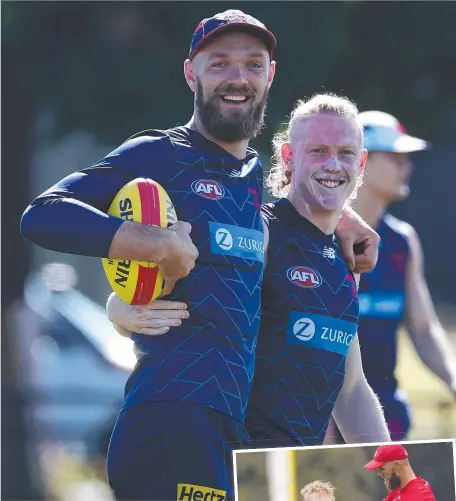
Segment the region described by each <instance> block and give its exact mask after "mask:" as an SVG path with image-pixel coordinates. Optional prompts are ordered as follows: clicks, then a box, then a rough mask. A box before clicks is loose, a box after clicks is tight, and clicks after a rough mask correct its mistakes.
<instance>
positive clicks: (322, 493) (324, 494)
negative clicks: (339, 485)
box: [300, 480, 336, 501]
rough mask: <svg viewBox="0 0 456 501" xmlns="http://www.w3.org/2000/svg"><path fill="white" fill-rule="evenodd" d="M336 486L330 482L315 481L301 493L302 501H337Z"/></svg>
mask: <svg viewBox="0 0 456 501" xmlns="http://www.w3.org/2000/svg"><path fill="white" fill-rule="evenodd" d="M334 490H335V488H334V486H333V485H332V484H331V483H330V482H322V481H321V480H315V482H311V483H310V484H307V485H305V486H304V487H303V488H302V489H301V491H300V493H301V498H302V501H336V496H335V495H334Z"/></svg>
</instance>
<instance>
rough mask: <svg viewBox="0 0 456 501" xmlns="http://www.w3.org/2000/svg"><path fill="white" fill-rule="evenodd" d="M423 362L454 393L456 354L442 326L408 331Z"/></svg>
mask: <svg viewBox="0 0 456 501" xmlns="http://www.w3.org/2000/svg"><path fill="white" fill-rule="evenodd" d="M410 338H411V340H412V342H413V345H414V346H415V349H416V352H417V353H418V355H419V357H420V358H421V360H422V361H423V363H424V364H425V365H426V366H427V367H428V368H429V369H430V370H431V371H432V372H433V373H434V374H435V375H436V376H437V377H439V378H440V379H441V380H442V381H443V382H445V383H446V384H447V385H448V387H449V388H450V390H451V391H452V392H453V393H454V395H456V355H455V353H454V350H453V347H452V345H451V343H450V340H449V339H448V337H447V336H446V333H445V331H444V330H443V328H442V327H441V326H440V325H438V326H433V327H431V330H430V331H429V332H427V333H410Z"/></svg>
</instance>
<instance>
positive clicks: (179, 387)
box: [23, 127, 264, 420]
mask: <svg viewBox="0 0 456 501" xmlns="http://www.w3.org/2000/svg"><path fill="white" fill-rule="evenodd" d="M137 177H148V178H151V179H153V180H155V181H157V182H158V183H160V184H161V185H162V186H163V188H164V189H165V190H166V191H167V193H168V194H169V196H170V198H171V200H172V201H173V203H174V206H175V209H176V212H177V215H178V218H179V219H180V220H183V221H188V222H189V223H191V225H192V231H191V238H192V240H193V243H194V244H195V246H196V247H197V248H198V251H199V258H198V260H197V262H196V266H195V268H194V269H193V270H192V272H191V273H190V275H189V276H188V277H187V278H185V279H183V280H180V281H178V282H177V284H176V287H175V289H174V290H173V293H172V294H171V295H170V296H168V297H167V299H171V300H176V301H183V302H185V303H187V304H188V307H189V311H190V318H189V319H188V320H187V321H185V322H184V323H183V325H182V326H179V327H173V328H171V329H170V331H169V332H168V333H167V334H166V336H155V337H150V336H144V335H140V334H137V333H134V334H133V336H132V339H133V340H134V343H135V351H136V353H137V354H138V355H139V360H138V363H137V365H136V367H135V370H134V372H133V374H132V375H131V377H130V379H129V381H128V382H127V385H126V396H125V403H124V409H126V408H131V407H133V406H137V405H138V404H141V403H143V402H146V401H157V400H160V401H171V400H173V401H183V402H192V403H196V404H202V405H204V406H207V407H209V408H213V409H216V410H218V411H220V412H223V413H225V414H227V415H229V416H233V417H235V418H237V419H240V420H243V419H244V412H245V408H246V405H247V399H248V395H249V393H250V388H251V382H252V378H253V367H254V356H255V347H256V343H257V335H258V328H259V318H260V300H261V283H262V277H263V257H264V256H263V254H264V249H263V220H262V217H261V212H260V204H261V193H262V183H263V174H262V167H261V164H260V160H259V158H258V155H257V153H256V152H255V151H253V150H250V149H249V150H248V153H247V156H246V158H245V159H244V160H239V159H237V158H235V157H234V156H232V155H231V154H230V153H228V152H227V151H226V150H224V149H223V148H221V147H219V146H218V145H217V144H215V143H213V142H211V141H209V140H207V139H205V138H204V137H203V136H202V135H201V134H199V133H198V132H196V131H193V130H191V129H188V128H186V127H177V128H175V129H170V130H165V131H156V130H150V131H144V132H141V133H139V134H136V135H135V136H133V137H132V138H130V139H129V140H127V141H126V142H125V143H124V144H122V145H121V146H120V147H119V148H117V149H116V150H114V151H113V152H111V153H110V154H109V155H107V156H106V157H105V158H104V159H102V160H101V161H99V162H98V163H97V164H95V165H94V166H92V167H91V168H89V169H85V170H83V171H81V172H79V173H76V174H73V175H72V176H69V177H68V178H66V179H65V180H63V181H62V182H61V183H60V184H58V185H56V186H55V187H53V188H51V189H50V190H48V191H47V192H46V193H45V194H43V195H42V196H41V197H39V198H38V199H36V200H35V201H34V202H33V203H32V204H31V206H30V207H29V209H28V210H27V212H26V213H25V214H24V216H23V227H24V228H25V229H26V231H25V233H26V236H28V237H30V236H33V237H34V238H30V239H32V240H34V241H35V243H38V244H40V245H43V246H44V247H47V248H53V249H54V250H60V251H61V252H72V253H77V254H85V255H92V256H93V255H95V256H97V255H98V256H103V255H104V256H106V253H107V252H108V251H109V245H110V242H111V240H112V236H113V234H114V233H115V231H117V228H118V226H119V221H116V218H113V217H111V216H106V212H107V211H108V209H109V206H110V203H111V201H112V199H113V198H114V196H115V195H116V194H117V192H118V190H119V189H120V188H121V187H122V186H123V185H124V184H126V183H127V182H129V181H131V180H132V179H135V178H137ZM49 202H52V203H49ZM62 202H65V203H62ZM84 203H86V204H89V205H90V206H91V207H92V208H94V209H93V210H92V209H90V210H87V208H85V210H81V204H84ZM52 205H54V207H52ZM59 205H60V210H58V209H59V207H58V206H59ZM56 208H57V209H56ZM91 210H92V212H90V211H91ZM94 211H95V212H99V214H96V213H95V212H94ZM100 211H101V212H100ZM62 212H63V213H64V214H65V217H64V218H63V217H62ZM24 218H25V219H24ZM121 223H122V221H120V224H121ZM56 227H58V230H56ZM69 228H71V229H69ZM103 232H104V233H103ZM69 239H70V240H71V241H69ZM103 252H104V253H105V254H103Z"/></svg>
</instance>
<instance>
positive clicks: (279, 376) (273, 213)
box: [246, 199, 358, 445]
mask: <svg viewBox="0 0 456 501" xmlns="http://www.w3.org/2000/svg"><path fill="white" fill-rule="evenodd" d="M263 214H264V216H265V218H266V221H268V227H269V232H270V240H269V247H268V254H267V267H266V271H265V276H264V281H263V292H262V308H261V323H260V333H259V338H258V347H257V359H256V366H255V376H254V385H253V388H252V393H251V396H250V401H249V405H248V409H247V418H246V427H247V430H248V432H249V434H250V436H251V438H252V440H262V439H272V440H273V439H284V438H286V437H288V438H290V439H292V443H294V444H297V445H316V444H320V443H322V442H323V439H324V435H325V431H326V428H327V424H328V420H329V418H330V415H331V412H332V409H333V407H334V403H335V401H336V398H337V395H338V393H339V391H340V389H341V387H342V384H343V382H344V376H345V359H346V355H347V353H348V350H349V347H350V343H351V341H352V340H353V338H354V336H356V331H357V322H358V299H357V291H356V283H355V279H354V276H353V274H352V273H351V272H350V270H349V269H348V268H347V265H346V263H345V261H344V260H343V258H342V257H341V255H340V250H339V244H338V241H337V238H336V237H335V235H326V234H324V233H323V232H321V231H320V230H319V229H318V228H317V227H316V226H314V225H313V224H312V223H310V222H309V221H308V220H307V219H305V218H303V217H302V216H300V215H299V213H298V212H297V211H296V210H295V209H294V207H293V206H292V204H291V203H290V202H289V201H288V200H286V199H282V200H279V201H277V202H275V203H273V204H266V205H265V206H263Z"/></svg>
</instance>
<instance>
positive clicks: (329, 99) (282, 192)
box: [266, 93, 364, 199]
mask: <svg viewBox="0 0 456 501" xmlns="http://www.w3.org/2000/svg"><path fill="white" fill-rule="evenodd" d="M319 114H325V115H337V116H341V117H347V118H349V119H352V120H353V121H354V122H355V124H356V125H357V127H358V129H359V133H360V144H359V145H360V149H361V148H362V145H363V135H364V134H363V126H362V123H361V121H360V119H359V117H358V114H359V112H358V108H357V107H356V105H355V104H354V103H352V101H350V100H349V99H348V98H346V97H341V96H336V95H335V94H330V93H325V94H316V95H315V96H313V97H312V98H310V99H308V100H307V101H304V100H299V101H298V102H297V103H296V105H295V107H294V108H293V111H292V112H291V115H290V121H289V122H288V124H287V128H286V130H285V131H283V132H278V133H277V134H275V135H274V137H273V139H272V151H273V155H272V158H271V166H272V167H271V170H270V172H269V174H268V176H267V178H266V186H267V187H268V188H269V192H270V193H271V195H272V196H273V197H277V198H280V197H284V196H286V195H287V193H288V185H289V184H290V182H291V173H290V172H289V171H287V166H286V164H285V162H284V161H283V158H282V146H283V144H285V143H289V142H290V141H291V138H292V136H293V130H294V126H295V124H296V123H298V122H300V121H301V120H304V119H306V118H309V117H312V116H314V115H319ZM361 184H362V177H361V176H359V178H358V184H357V187H356V189H355V190H354V196H353V194H352V196H351V197H350V199H354V198H356V191H357V189H358V187H359V185H361Z"/></svg>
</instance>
